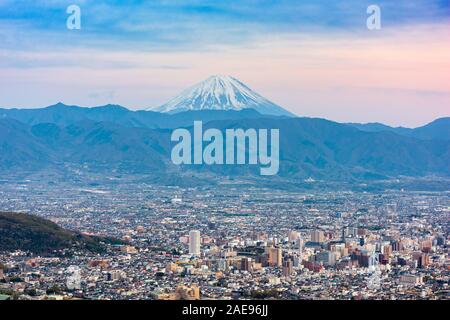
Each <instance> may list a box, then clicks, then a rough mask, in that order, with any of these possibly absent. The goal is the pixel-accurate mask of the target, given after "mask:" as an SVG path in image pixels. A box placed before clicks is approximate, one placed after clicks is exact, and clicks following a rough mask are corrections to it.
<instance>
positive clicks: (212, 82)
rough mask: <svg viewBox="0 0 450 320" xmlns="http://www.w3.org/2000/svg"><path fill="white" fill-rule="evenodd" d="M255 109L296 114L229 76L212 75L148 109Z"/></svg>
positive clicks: (261, 111) (266, 112)
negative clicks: (159, 104)
mask: <svg viewBox="0 0 450 320" xmlns="http://www.w3.org/2000/svg"><path fill="white" fill-rule="evenodd" d="M250 108H251V109H254V110H256V111H258V112H259V113H261V114H264V115H273V116H288V117H295V115H294V114H292V113H290V112H289V111H287V110H285V109H283V108H282V107H280V106H278V105H276V104H275V103H273V102H271V101H269V100H267V99H266V98H264V97H262V96H261V95H259V94H258V93H256V92H254V91H253V90H251V89H250V88H249V87H247V86H246V85H245V84H243V83H242V82H240V81H239V80H237V79H235V78H233V77H230V76H211V77H209V78H208V79H206V80H204V81H202V82H200V83H198V84H197V85H194V86H192V87H190V88H188V89H187V90H185V91H183V92H182V93H181V94H179V95H178V96H176V97H175V98H173V99H172V100H170V101H169V102H167V103H166V104H164V105H162V106H160V107H156V108H150V109H147V110H148V111H156V112H164V113H178V112H184V111H198V110H225V111H226V110H234V111H239V110H243V109H250Z"/></svg>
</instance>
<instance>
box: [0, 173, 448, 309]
mask: <svg viewBox="0 0 450 320" xmlns="http://www.w3.org/2000/svg"><path fill="white" fill-rule="evenodd" d="M310 183H313V182H310ZM449 196H450V193H449V192H409V191H403V190H392V191H384V192H377V193H372V192H351V191H340V192H338V191H336V192H321V193H319V192H315V191H314V192H313V191H311V192H308V191H304V192H289V191H276V190H269V189H261V188H258V189H257V188H252V187H242V186H239V187H238V186H236V187H234V186H233V185H223V186H220V185H219V186H214V187H210V188H200V187H198V188H195V187H192V188H180V187H161V186H153V185H150V184H146V183H120V184H111V185H110V187H108V185H103V184H102V185H101V186H98V185H97V186H96V185H90V186H89V187H82V186H80V187H79V188H78V187H74V186H73V184H64V183H58V184H51V183H48V184H43V183H42V181H32V180H29V181H22V182H20V183H17V182H15V183H12V182H7V181H4V182H3V183H2V184H0V207H1V211H13V212H26V213H30V214H33V215H37V216H40V217H43V218H46V219H49V220H51V221H53V222H56V223H57V224H58V225H60V226H62V227H64V228H66V229H71V230H76V231H80V232H83V233H86V234H89V235H101V236H111V237H116V238H118V239H121V240H124V241H125V242H124V244H120V245H108V247H107V250H106V251H105V252H104V253H101V254H98V253H97V254H96V253H91V252H87V251H77V250H73V251H72V252H70V254H65V255H52V256H38V255H33V254H31V253H29V252H21V251H16V252H3V253H0V296H1V297H4V298H5V297H10V298H11V297H13V298H15V299H172V300H173V299H186V300H190V299H449V271H450V262H449V256H448V241H449V240H448V235H449V234H448V231H449V222H450V219H449V218H450V197H449ZM0 241H1V240H0Z"/></svg>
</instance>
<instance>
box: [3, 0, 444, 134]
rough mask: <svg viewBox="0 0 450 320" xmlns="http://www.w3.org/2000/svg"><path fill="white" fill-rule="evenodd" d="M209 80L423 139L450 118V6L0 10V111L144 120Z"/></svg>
mask: <svg viewBox="0 0 450 320" xmlns="http://www.w3.org/2000/svg"><path fill="white" fill-rule="evenodd" d="M71 4H77V5H79V6H80V8H81V14H82V17H81V23H82V25H81V30H68V29H67V28H66V19H67V17H68V14H67V13H66V9H67V7H68V6H69V5H71ZM370 4H377V5H379V6H380V7H381V14H382V16H381V18H382V28H381V30H376V31H370V30H368V29H367V27H366V19H367V17H368V14H367V12H366V10H367V7H368V6H369V5H370ZM214 74H226V75H232V76H234V77H236V78H238V79H239V80H241V81H242V82H244V83H246V84H247V85H248V86H249V87H250V88H252V89H254V90H255V91H257V92H258V93H260V94H261V95H263V96H265V97H266V98H268V99H270V100H272V101H273V102H275V103H277V104H279V105H281V106H282V107H284V108H286V109H288V110H289V111H291V112H294V113H296V114H297V115H299V116H311V117H321V118H327V119H330V120H335V121H339V122H383V123H386V124H389V125H394V126H400V125H401V126H409V127H415V126H420V125H423V124H425V123H427V122H430V121H432V120H434V119H436V118H438V117H443V116H450V0H395V1H394V0H370V1H366V0H342V1H336V0H302V1H300V0H295V1H293V0H239V1H234V0H227V1H217V0H191V1H182V0H150V1H139V0H129V1H100V0H79V1H76V0H68V1H66V0H60V1H58V0H35V1H25V0H0V107H7V108H10V107H19V108H35V107H42V106H47V105H51V104H54V103H56V102H58V101H62V102H64V103H66V104H76V105H81V106H96V105H104V104H107V103H114V104H121V105H123V106H125V107H127V108H130V109H142V108H148V107H152V106H158V105H160V104H163V103H164V102H166V101H167V100H168V99H170V98H172V97H173V96H175V95H176V94H178V93H179V92H180V91H182V90H183V89H185V88H186V87H188V86H190V85H193V84H195V83H197V82H199V81H202V80H204V79H205V78H207V77H209V76H210V75H214Z"/></svg>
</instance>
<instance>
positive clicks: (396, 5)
mask: <svg viewBox="0 0 450 320" xmlns="http://www.w3.org/2000/svg"><path fill="white" fill-rule="evenodd" d="M449 3H450V0H395V1H393V0H383V1H373V0H369V1H368V0H345V1H342V0H341V1H336V0H326V1H323V0H301V1H300V0H296V1H292V0H245V1H242V0H240V1H235V0H229V1H217V0H191V1H180V0H163V1H162V0H150V1H149V0H147V1H98V0H84V1H83V0H81V1H75V0H60V1H58V0H36V1H28V0H26V1H24V0H0V24H1V26H2V30H3V31H2V32H1V33H0V34H1V35H2V38H3V39H2V40H4V39H5V38H6V40H7V41H6V42H3V41H2V42H3V44H2V46H9V47H10V48H15V47H16V48H33V46H36V47H41V46H45V45H48V46H58V47H59V46H64V45H67V41H68V40H70V45H72V46H73V45H77V46H89V47H101V48H110V49H114V48H117V47H119V48H120V47H121V46H123V45H124V43H126V45H129V46H132V47H133V48H136V49H140V50H145V49H147V50H169V49H171V50H177V49H178V50H186V49H199V48H200V47H202V46H206V45H209V44H214V43H217V42H218V41H220V42H221V43H232V44H245V43H246V42H248V41H252V39H254V38H255V37H260V36H261V35H262V34H266V35H272V36H276V35H283V34H290V33H297V32H308V33H317V34H320V33H323V32H335V31H341V30H345V31H347V32H365V30H364V26H365V21H366V18H367V14H366V8H367V6H368V5H370V4H377V5H379V6H380V7H381V8H382V11H383V25H384V26H385V27H386V28H393V27H395V26H399V25H411V26H414V25H417V24H422V23H429V22H433V23H437V22H440V21H448V19H449V18H450V12H449V11H450V9H449V8H450V4H449ZM70 4H77V5H79V6H80V8H81V10H82V26H83V32H82V33H81V32H80V33H79V34H78V35H79V37H76V36H75V35H74V34H70V33H68V30H65V28H64V27H65V21H66V18H67V15H66V14H65V10H66V8H67V6H68V5H70ZM27 29H28V32H27ZM5 32H8V33H13V34H14V35H15V36H16V37H14V39H10V37H6V36H5Z"/></svg>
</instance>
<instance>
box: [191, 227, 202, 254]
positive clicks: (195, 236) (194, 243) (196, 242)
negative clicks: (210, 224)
mask: <svg viewBox="0 0 450 320" xmlns="http://www.w3.org/2000/svg"><path fill="white" fill-rule="evenodd" d="M189 254H191V255H194V256H198V255H200V231H198V230H192V231H191V232H189Z"/></svg>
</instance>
